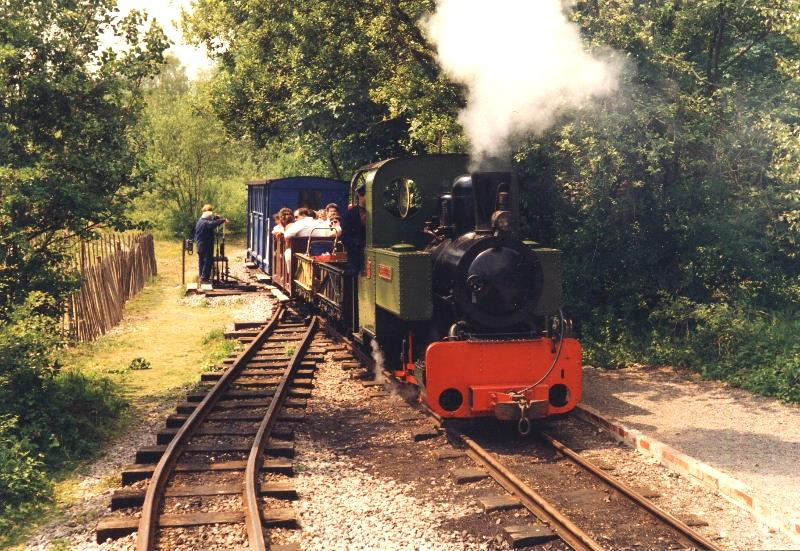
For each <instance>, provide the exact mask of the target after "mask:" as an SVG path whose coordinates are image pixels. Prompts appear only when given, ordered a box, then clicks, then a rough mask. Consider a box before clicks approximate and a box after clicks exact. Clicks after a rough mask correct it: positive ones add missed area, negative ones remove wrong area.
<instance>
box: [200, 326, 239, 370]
mask: <svg viewBox="0 0 800 551" xmlns="http://www.w3.org/2000/svg"><path fill="white" fill-rule="evenodd" d="M238 344H239V343H238V342H237V341H234V340H232V339H226V338H225V331H224V330H223V329H212V330H211V331H209V332H208V334H207V335H206V336H205V337H203V346H204V347H205V348H206V349H207V350H208V356H207V358H206V365H205V368H204V371H212V370H214V369H216V368H217V365H218V364H219V363H220V362H221V361H222V360H223V359H225V358H227V357H228V356H230V355H231V354H233V353H234V352H236V351H237V347H238Z"/></svg>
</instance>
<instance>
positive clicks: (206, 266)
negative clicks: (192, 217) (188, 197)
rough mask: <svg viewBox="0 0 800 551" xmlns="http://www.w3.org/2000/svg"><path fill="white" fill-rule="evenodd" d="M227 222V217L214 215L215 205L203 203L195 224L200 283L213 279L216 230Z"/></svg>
mask: <svg viewBox="0 0 800 551" xmlns="http://www.w3.org/2000/svg"><path fill="white" fill-rule="evenodd" d="M227 223H228V219H227V218H220V217H219V216H214V206H213V205H210V204H206V205H203V214H201V215H200V219H199V220H198V221H197V224H195V226H194V240H195V243H197V262H198V268H199V272H200V283H208V282H209V281H211V269H212V268H213V267H214V232H215V231H216V229H217V228H218V227H219V226H221V225H222V224H227Z"/></svg>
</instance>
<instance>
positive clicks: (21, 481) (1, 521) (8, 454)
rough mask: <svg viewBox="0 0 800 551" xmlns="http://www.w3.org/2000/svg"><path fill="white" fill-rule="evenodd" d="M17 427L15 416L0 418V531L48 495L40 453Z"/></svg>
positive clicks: (48, 487) (47, 481)
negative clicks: (17, 432)
mask: <svg viewBox="0 0 800 551" xmlns="http://www.w3.org/2000/svg"><path fill="white" fill-rule="evenodd" d="M17 428H18V427H17V420H16V419H15V418H13V417H10V416H2V417H0V532H4V531H6V530H7V529H8V528H10V527H11V526H12V525H13V519H14V517H15V516H18V515H21V514H24V513H26V512H27V511H28V510H30V509H32V508H33V507H34V505H33V504H34V503H36V502H40V501H44V500H47V499H48V498H49V494H50V483H49V479H48V477H47V474H46V473H45V471H44V465H43V462H42V456H41V454H39V453H37V452H36V450H35V449H34V447H33V446H31V444H30V443H29V442H27V441H26V440H25V439H21V438H20V437H19V436H18V435H17V434H16V433H15V432H16V429H17Z"/></svg>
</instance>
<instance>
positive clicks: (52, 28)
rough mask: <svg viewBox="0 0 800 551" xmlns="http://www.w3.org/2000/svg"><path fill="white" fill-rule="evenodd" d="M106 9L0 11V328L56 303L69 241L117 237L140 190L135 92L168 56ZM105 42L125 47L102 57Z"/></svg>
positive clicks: (46, 0)
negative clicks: (105, 230) (45, 296)
mask: <svg viewBox="0 0 800 551" xmlns="http://www.w3.org/2000/svg"><path fill="white" fill-rule="evenodd" d="M113 8H114V2H112V1H110V0H101V1H91V2H90V1H87V0H79V1H69V2H68V1H65V0H38V1H36V0H28V1H23V2H12V1H8V0H3V1H0V319H2V318H4V317H6V316H7V315H8V313H9V311H10V309H11V308H12V307H14V305H19V304H22V303H23V302H24V301H25V297H26V296H27V295H28V294H29V293H31V292H32V291H36V290H42V291H47V292H48V293H51V294H54V295H55V296H56V297H57V298H61V297H62V296H63V295H62V293H63V291H64V290H66V289H67V288H68V287H69V285H70V281H69V279H68V278H66V277H65V272H66V270H65V269H64V266H63V265H61V263H60V260H61V258H62V256H61V253H62V252H63V246H64V244H65V242H66V240H67V239H69V238H71V237H81V238H86V237H91V235H92V234H93V232H94V231H95V230H96V229H98V228H101V227H112V228H118V229H122V228H125V227H127V224H128V220H127V216H126V214H127V212H126V209H127V208H128V206H129V204H130V200H131V198H132V197H133V196H134V195H135V194H136V192H137V189H138V188H139V186H140V184H141V183H142V182H143V181H144V179H145V173H144V171H143V165H142V164H141V159H140V156H139V154H140V152H141V149H140V145H139V143H138V141H137V136H136V125H137V121H138V118H139V115H140V113H141V109H142V101H141V85H142V83H143V82H144V81H145V80H146V79H147V78H149V77H150V76H152V75H154V74H155V73H157V71H158V68H159V66H160V64H161V63H162V61H163V57H162V53H163V51H164V49H165V48H166V47H167V41H166V37H165V35H164V33H163V32H162V31H161V29H160V27H158V25H157V24H155V23H150V24H149V25H147V24H146V18H145V16H144V15H143V14H142V13H140V12H136V11H134V12H132V13H131V14H130V15H129V16H127V17H125V18H123V19H119V18H117V17H116V16H115V15H114V12H113ZM103 33H110V34H111V35H113V36H116V37H118V39H119V40H120V41H121V42H123V43H124V44H125V45H126V46H127V50H126V51H125V52H124V53H118V52H115V51H113V50H112V49H110V48H105V49H103V48H101V46H100V44H101V42H100V39H101V36H102V35H103Z"/></svg>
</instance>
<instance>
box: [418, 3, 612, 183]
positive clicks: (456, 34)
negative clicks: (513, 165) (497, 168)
mask: <svg viewBox="0 0 800 551" xmlns="http://www.w3.org/2000/svg"><path fill="white" fill-rule="evenodd" d="M572 3H574V2H572V1H571V0H570V1H565V0H492V1H491V2H487V1H486V0H438V2H437V9H436V12H435V13H434V14H433V15H432V16H430V17H429V18H428V20H427V21H426V22H425V27H426V30H427V33H428V36H429V38H430V39H431V41H432V42H433V44H434V45H435V46H436V48H437V51H438V59H439V63H440V64H441V65H442V68H443V69H444V70H445V72H446V73H447V74H448V75H449V76H450V77H451V78H452V79H454V80H455V81H456V82H459V83H462V84H464V85H465V86H466V87H467V91H468V92H467V100H468V103H467V107H466V108H465V109H464V110H463V111H462V112H461V114H460V116H459V120H460V121H461V124H462V125H463V127H464V130H465V132H466V134H467V137H468V139H469V141H470V144H471V148H472V162H473V165H475V166H473V167H472V168H473V169H486V168H488V167H487V165H491V164H493V159H497V158H502V157H506V158H507V157H508V155H509V154H510V152H511V149H512V148H513V147H514V145H515V144H516V143H517V142H519V141H520V140H521V139H523V138H525V137H526V135H530V134H534V135H541V134H542V133H543V132H545V131H546V130H547V129H548V128H550V127H551V126H552V125H553V124H554V123H555V122H556V120H557V118H558V117H559V116H560V115H561V114H563V113H564V112H566V111H568V110H572V109H580V108H583V107H585V106H587V105H589V104H590V102H591V101H592V100H593V99H595V98H599V97H602V96H607V95H610V94H612V93H613V92H614V91H615V90H616V88H617V78H618V75H619V72H620V68H621V63H619V62H617V61H615V60H613V58H612V56H610V55H607V56H604V58H603V57H600V56H597V55H593V54H591V53H589V52H587V50H586V49H585V48H584V45H583V42H582V40H581V36H580V31H579V29H578V26H577V25H575V24H574V23H572V22H570V21H569V20H568V19H567V15H566V13H565V10H566V9H568V8H569V7H570V4H572Z"/></svg>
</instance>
